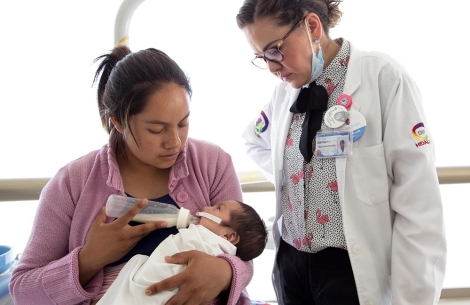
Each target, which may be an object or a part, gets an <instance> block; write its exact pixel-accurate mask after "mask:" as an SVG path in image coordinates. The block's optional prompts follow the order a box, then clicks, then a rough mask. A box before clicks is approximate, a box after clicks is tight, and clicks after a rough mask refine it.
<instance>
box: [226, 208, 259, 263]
mask: <svg viewBox="0 0 470 305" xmlns="http://www.w3.org/2000/svg"><path fill="white" fill-rule="evenodd" d="M237 202H238V203H239V204H240V205H241V209H236V210H233V211H232V212H231V213H230V224H224V223H222V225H226V226H229V227H230V228H231V229H232V230H234V231H235V232H237V234H238V236H239V237H240V241H239V242H238V243H237V244H236V246H237V256H238V257H239V258H241V259H242V260H244V261H250V260H252V259H254V258H255V257H258V256H259V255H260V254H261V253H262V252H263V250H264V248H265V247H266V243H267V242H268V232H267V230H266V225H265V223H264V221H263V219H261V217H260V216H259V214H258V213H257V212H256V211H255V209H253V208H252V207H251V206H249V205H247V204H245V203H243V202H240V201H237Z"/></svg>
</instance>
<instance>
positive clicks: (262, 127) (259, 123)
mask: <svg viewBox="0 0 470 305" xmlns="http://www.w3.org/2000/svg"><path fill="white" fill-rule="evenodd" d="M268 126H269V120H268V117H267V116H266V114H265V113H264V111H261V115H260V117H259V118H258V119H257V120H256V123H255V134H256V135H257V136H258V137H259V136H260V135H261V134H262V133H263V132H265V131H266V129H268Z"/></svg>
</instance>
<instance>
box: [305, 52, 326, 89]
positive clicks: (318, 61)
mask: <svg viewBox="0 0 470 305" xmlns="http://www.w3.org/2000/svg"><path fill="white" fill-rule="evenodd" d="M324 63H325V61H324V60H323V53H322V51H321V47H319V49H318V52H317V54H315V53H313V54H312V74H310V80H309V81H308V83H309V84H310V83H311V82H313V81H314V80H316V79H317V78H318V77H319V76H320V75H321V74H322V73H323V64H324Z"/></svg>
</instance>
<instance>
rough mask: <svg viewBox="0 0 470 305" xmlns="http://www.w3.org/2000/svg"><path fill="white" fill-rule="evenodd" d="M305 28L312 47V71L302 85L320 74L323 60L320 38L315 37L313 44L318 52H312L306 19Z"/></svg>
mask: <svg viewBox="0 0 470 305" xmlns="http://www.w3.org/2000/svg"><path fill="white" fill-rule="evenodd" d="M305 29H306V30H307V36H308V41H309V42H310V48H311V49H312V73H311V74H310V80H309V81H308V83H307V84H305V85H304V87H305V86H308V85H309V84H310V83H311V82H313V81H314V80H316V79H317V78H318V77H319V76H320V75H321V74H322V72H323V64H324V62H325V61H324V60H323V53H322V50H321V45H320V40H319V39H318V38H315V44H317V45H318V52H317V53H316V54H315V52H313V45H312V37H311V36H310V32H309V30H308V29H309V25H308V22H307V19H305Z"/></svg>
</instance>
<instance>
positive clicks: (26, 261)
mask: <svg viewBox="0 0 470 305" xmlns="http://www.w3.org/2000/svg"><path fill="white" fill-rule="evenodd" d="M74 210H75V206H74V204H73V201H72V198H71V194H70V188H69V183H68V172H67V170H66V169H61V170H60V171H59V173H58V174H57V175H56V176H55V177H54V178H53V179H51V181H50V182H49V183H48V184H47V185H46V186H45V187H44V189H43V191H42V193H41V196H40V199H39V206H38V210H37V212H36V218H35V221H34V225H33V231H32V233H31V236H30V238H29V241H28V244H27V246H26V248H25V250H24V252H23V253H22V256H21V259H20V262H19V264H18V266H17V268H16V269H15V270H14V272H13V275H12V279H11V282H10V291H11V295H12V298H13V300H14V302H15V304H16V305H22V304H87V300H90V299H91V298H92V297H93V296H94V295H95V294H96V293H98V291H99V289H100V286H101V282H102V273H98V274H96V276H95V277H94V278H93V279H92V280H90V281H88V284H87V285H85V286H83V287H82V285H80V282H79V279H78V274H79V272H78V270H79V264H78V253H79V252H80V250H81V247H77V248H75V249H69V237H70V228H71V222H72V217H73V214H74Z"/></svg>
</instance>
